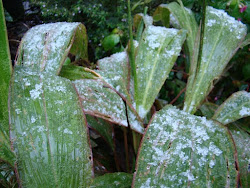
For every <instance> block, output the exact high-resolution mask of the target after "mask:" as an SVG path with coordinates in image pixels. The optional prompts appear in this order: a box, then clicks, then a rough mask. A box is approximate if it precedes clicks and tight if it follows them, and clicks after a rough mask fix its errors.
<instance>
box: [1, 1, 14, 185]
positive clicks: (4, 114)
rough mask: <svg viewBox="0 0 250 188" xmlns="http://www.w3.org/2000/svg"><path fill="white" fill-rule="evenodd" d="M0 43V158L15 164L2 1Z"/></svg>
mask: <svg viewBox="0 0 250 188" xmlns="http://www.w3.org/2000/svg"><path fill="white" fill-rule="evenodd" d="M0 44H1V45H0V160H4V161H5V162H8V163H10V164H11V165H13V164H14V160H15V157H14V154H13V153H12V152H11V149H10V141H9V121H8V119H9V115H8V93H9V82H10V77H11V72H12V65H11V59H10V52H9V43H8V36H7V29H6V25H5V19H4V9H3V5H2V1H1V2H0ZM0 173H1V172H0ZM0 181H1V180H0Z"/></svg>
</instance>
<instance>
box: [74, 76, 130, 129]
mask: <svg viewBox="0 0 250 188" xmlns="http://www.w3.org/2000/svg"><path fill="white" fill-rule="evenodd" d="M73 84H74V86H75V88H76V90H77V92H78V94H79V97H80V99H81V102H82V106H83V110H84V112H85V113H87V114H89V115H93V116H96V117H100V118H103V119H105V120H107V121H110V122H112V123H115V124H119V125H122V126H124V127H127V126H128V123H127V118H126V111H125V105H124V102H123V100H122V99H121V98H120V96H119V95H117V94H116V93H115V92H114V91H113V90H111V89H110V88H108V87H105V85H104V84H103V82H102V81H101V80H87V79H85V80H75V81H73Z"/></svg>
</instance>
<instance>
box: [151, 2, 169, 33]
mask: <svg viewBox="0 0 250 188" xmlns="http://www.w3.org/2000/svg"><path fill="white" fill-rule="evenodd" d="M153 18H154V21H155V22H158V21H161V22H162V25H163V26H165V27H167V28H168V27H169V20H170V11H169V10H168V9H167V8H165V7H164V6H162V5H160V6H158V7H157V8H156V10H155V12H154V15H153Z"/></svg>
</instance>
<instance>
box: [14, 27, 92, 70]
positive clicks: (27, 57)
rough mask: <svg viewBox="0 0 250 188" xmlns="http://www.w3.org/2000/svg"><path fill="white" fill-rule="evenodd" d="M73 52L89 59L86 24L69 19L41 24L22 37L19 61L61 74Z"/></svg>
mask: <svg viewBox="0 0 250 188" xmlns="http://www.w3.org/2000/svg"><path fill="white" fill-rule="evenodd" d="M69 52H70V53H71V54H73V55H75V56H76V59H79V58H82V59H87V35H86V29H85V27H84V25H82V24H81V23H66V22H62V23H60V22H58V23H51V24H43V25H38V26H35V27H33V28H31V29H30V30H29V31H28V32H27V33H26V34H25V36H24V38H23V39H22V42H21V45H20V50H19V54H18V60H17V64H18V65H21V64H22V65H24V66H28V67H30V68H32V70H36V71H38V72H42V71H45V72H49V73H51V74H57V75H58V74H59V72H60V69H61V66H62V65H63V63H64V61H65V59H66V58H67V55H68V53H69Z"/></svg>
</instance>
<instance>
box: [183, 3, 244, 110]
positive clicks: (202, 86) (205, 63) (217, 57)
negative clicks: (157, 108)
mask: <svg viewBox="0 0 250 188" xmlns="http://www.w3.org/2000/svg"><path fill="white" fill-rule="evenodd" d="M246 32H247V28H246V26H245V25H244V24H242V23H241V22H239V21H237V20H235V19H234V18H233V17H230V16H229V15H228V14H227V13H226V12H224V11H223V10H217V9H214V8H212V7H207V8H206V19H205V29H204V38H203V46H202V54H201V61H200V62H198V65H197V70H196V73H195V78H194V81H193V82H189V83H188V86H187V87H188V91H187V92H186V98H185V104H184V110H185V111H186V112H189V113H194V112H195V111H196V109H197V108H198V107H199V106H200V104H201V103H202V102H203V100H204V99H205V98H206V96H207V95H208V93H209V92H210V91H211V89H212V84H213V81H214V80H215V79H218V78H219V77H220V75H221V73H222V72H223V70H224V68H225V67H226V65H227V63H228V62H229V60H230V59H231V58H232V56H233V55H234V54H235V52H236V51H237V49H238V48H239V44H240V42H242V41H243V40H244V37H245V35H246ZM190 84H191V85H192V86H190Z"/></svg>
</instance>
